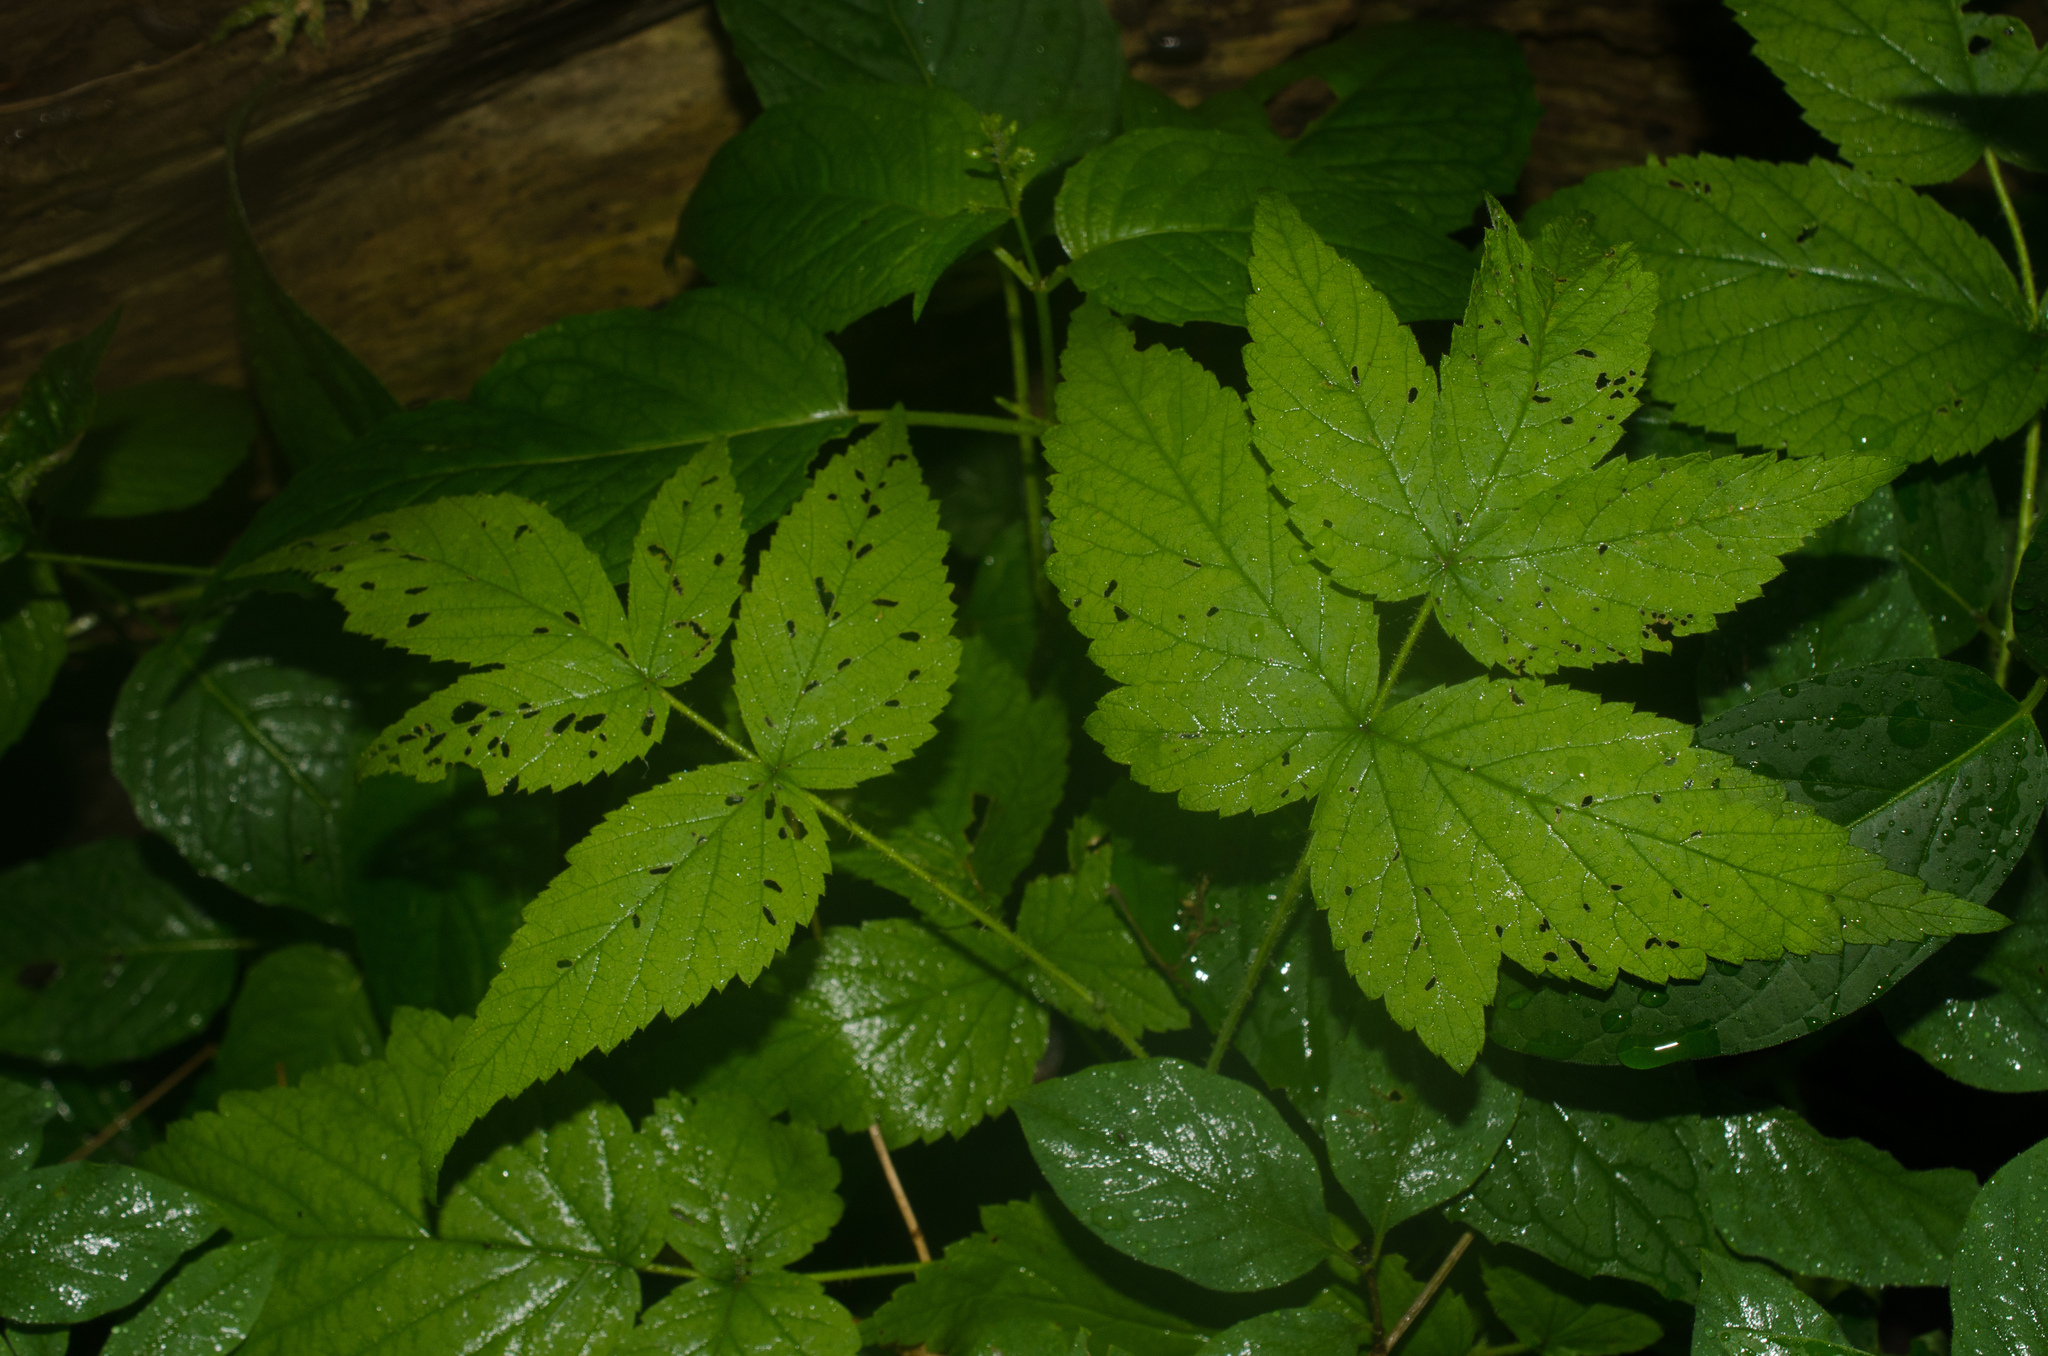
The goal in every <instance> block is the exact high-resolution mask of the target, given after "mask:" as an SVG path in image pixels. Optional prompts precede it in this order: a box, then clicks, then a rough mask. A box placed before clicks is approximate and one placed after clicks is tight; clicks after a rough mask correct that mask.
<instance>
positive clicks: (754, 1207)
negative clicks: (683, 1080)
mask: <svg viewBox="0 0 2048 1356" xmlns="http://www.w3.org/2000/svg"><path fill="white" fill-rule="evenodd" d="M640 1133H641V1134H642V1135H643V1136H645V1137H646V1138H648V1139H649V1140H651V1141H652V1143H653V1146H654V1156H655V1161H656V1163H657V1164H658V1165H659V1166H660V1168H661V1170H662V1173H663V1179H664V1180H663V1188H664V1197H665V1199H666V1200H667V1202H668V1210H669V1215H670V1220H669V1223H668V1226H667V1228H668V1241H669V1244H670V1245H671V1246H672V1247H674V1248H675V1250H676V1251H677V1252H678V1253H679V1254H681V1255H682V1256H683V1257H684V1258H685V1259H687V1260H688V1261H689V1263H690V1265H691V1266H693V1267H695V1268H697V1269H698V1270H699V1271H702V1272H704V1273H705V1274H707V1275H709V1276H711V1277H712V1278H713V1279H715V1280H719V1281H726V1282H731V1281H733V1280H735V1279H737V1278H740V1277H744V1276H748V1275H752V1274H754V1273H756V1272H762V1271H767V1270H769V1269H771V1268H774V1267H783V1266H788V1265H789V1264H790V1263H791V1262H794V1261H796V1260H797V1259H798V1258H800V1257H802V1256H803V1255H804V1254H805V1253H808V1252H809V1251H810V1250H811V1249H812V1248H813V1247H815V1246H817V1244H818V1243H820V1242H821V1241H823V1240H824V1238H825V1235H827V1234H829V1233H831V1232H832V1226H833V1225H834V1224H837V1223H838V1222H839V1215H840V1211H841V1210H842V1209H843V1206H842V1205H841V1202H840V1200H839V1160H838V1159H836V1158H834V1157H833V1156H832V1151H831V1149H829V1148H828V1147H826V1144H825V1136H824V1135H823V1134H821V1133H820V1132H819V1131H817V1130H814V1129H812V1128H811V1127H810V1126H808V1125H802V1124H795V1125H790V1124H784V1123H783V1122H780V1121H772V1120H770V1119H768V1117H767V1116H766V1115H764V1114H763V1113H762V1111H761V1108H760V1107H759V1106H758V1105H757V1104H756V1103H754V1102H751V1101H749V1100H747V1099H746V1098H744V1097H736V1096H733V1095H732V1094H730V1093H725V1094H720V1093H714V1094H712V1095H710V1096H708V1097H704V1098H701V1099H699V1100H698V1101H697V1102H696V1104H695V1105H692V1104H691V1103H690V1102H689V1101H687V1100H685V1099H684V1098H682V1097H679V1096H670V1097H666V1098H663V1099H662V1100H661V1101H659V1102H657V1103H655V1107H654V1112H653V1114H652V1115H650V1116H649V1117H648V1118H647V1120H646V1121H645V1122H644V1123H643V1124H642V1125H641V1127H640Z"/></svg>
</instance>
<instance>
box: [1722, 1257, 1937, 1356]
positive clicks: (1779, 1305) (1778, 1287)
mask: <svg viewBox="0 0 2048 1356" xmlns="http://www.w3.org/2000/svg"><path fill="white" fill-rule="evenodd" d="M1699 1261H1700V1270H1701V1273H1702V1274H1701V1277H1700V1298H1699V1310H1698V1316H1697V1317H1696V1318H1695V1319H1694V1320H1693V1330H1692V1332H1693V1337H1692V1343H1693V1345H1692V1349H1693V1350H1694V1351H1695V1352H1697V1353H1699V1356H1854V1354H1855V1351H1856V1348H1854V1347H1852V1346H1851V1345H1850V1344H1849V1338H1848V1336H1847V1335H1846V1334H1845V1333H1843V1331H1842V1325H1841V1324H1840V1323H1838V1322H1836V1321H1835V1318H1834V1316H1833V1315H1832V1314H1830V1313H1829V1312H1828V1311H1827V1310H1825V1309H1823V1308H1821V1307H1820V1304H1819V1303H1818V1302H1817V1301H1815V1300H1814V1299H1812V1298H1811V1297H1810V1296H1808V1295H1807V1294H1806V1292H1805V1291H1803V1290H1801V1289H1800V1288H1799V1287H1798V1286H1796V1285H1794V1284H1793V1283H1792V1282H1791V1281H1789V1280H1787V1279H1786V1278H1785V1277H1784V1276H1782V1275H1780V1274H1779V1273H1778V1272H1776V1271H1773V1270H1772V1269H1771V1268H1770V1267H1767V1266H1759V1265H1757V1264H1756V1263H1754V1262H1738V1261H1736V1260H1735V1259H1733V1258H1729V1257H1717V1256H1715V1255H1714V1254H1713V1253H1711V1252H1707V1253H1702V1254H1701V1256H1700V1259H1699ZM1965 1350H1967V1348H1965Z"/></svg>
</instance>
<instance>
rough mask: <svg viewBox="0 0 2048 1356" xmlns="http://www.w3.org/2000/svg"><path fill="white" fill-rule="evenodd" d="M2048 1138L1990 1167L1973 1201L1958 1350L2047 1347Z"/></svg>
mask: <svg viewBox="0 0 2048 1356" xmlns="http://www.w3.org/2000/svg"><path fill="white" fill-rule="evenodd" d="M2044 1211H2048V1142H2044V1143H2041V1144H2036V1145H2035V1146H2034V1147H2033V1148H2031V1149H2029V1150H2027V1151H2026V1152H2025V1153H2023V1154H2021V1155H2020V1156H2019V1157H2017V1158H2015V1159H2013V1160H2012V1161H2011V1162H2009V1163H2007V1164H2006V1165H2005V1166H2004V1167H2002V1168H2000V1169H1999V1170H1998V1171H1997V1172H1995V1173H1993V1174H1992V1177H1991V1180H1990V1181H1989V1182H1986V1183H1985V1184H1984V1189H1983V1190H1982V1191H1980V1192H1978V1193H1977V1200H1976V1202H1975V1204H1973V1205H1972V1206H1971V1207H1970V1218H1969V1222H1968V1223H1966V1224H1965V1225H1964V1226H1963V1239H1962V1243H1961V1245H1960V1246H1959V1247H1958V1248H1957V1249H1956V1263H1955V1274H1954V1275H1953V1277H1952V1278H1951V1279H1950V1281H1949V1302H1950V1303H1951V1304H1952V1305H1953V1306H1954V1309H1955V1317H1956V1331H1955V1339H1956V1350H1957V1351H1959V1352H1983V1353H1985V1356H1990V1353H1992V1352H2008V1351H2011V1352H2020V1351H2039V1350H2041V1349H2043V1348H2044V1347H2048V1214H2044Z"/></svg>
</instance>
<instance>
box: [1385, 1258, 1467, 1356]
mask: <svg viewBox="0 0 2048 1356" xmlns="http://www.w3.org/2000/svg"><path fill="white" fill-rule="evenodd" d="M1419 1270H1420V1271H1421V1272H1422V1274H1423V1275H1424V1276H1426V1275H1428V1274H1430V1271H1431V1268H1429V1267H1427V1266H1424V1267H1422V1268H1419ZM1422 1285H1423V1283H1422V1280H1421V1279H1420V1277H1418V1276H1416V1275H1415V1271H1414V1270H1412V1269H1411V1268H1410V1265H1409V1263H1408V1261H1407V1260H1406V1259H1405V1258H1402V1257H1399V1256H1397V1255H1395V1254H1393V1253H1387V1254H1386V1255H1385V1256H1383V1257H1382V1258H1381V1259H1380V1270H1379V1291H1380V1312H1381V1313H1382V1314H1383V1315H1387V1316H1389V1318H1390V1319H1391V1316H1393V1315H1396V1314H1402V1313H1406V1312H1407V1311H1408V1306H1409V1305H1411V1304H1413V1303H1415V1301H1416V1299H1417V1298H1418V1297H1419V1296H1420V1295H1421V1294H1422ZM1478 1337H1479V1318H1478V1316H1477V1315H1475V1314H1474V1313H1473V1312H1472V1306H1471V1305H1469V1304H1467V1303H1466V1302H1465V1297H1464V1296H1463V1295H1461V1294H1459V1293H1458V1292H1457V1290H1456V1289H1454V1288H1450V1287H1446V1288H1444V1289H1442V1290H1439V1291H1437V1294H1436V1298H1435V1299H1433V1300H1431V1301H1430V1302H1429V1308H1428V1309H1426V1310H1424V1311H1423V1315H1422V1317H1421V1318H1419V1319H1417V1320H1416V1322H1415V1326H1414V1327H1412V1328H1410V1329H1409V1330H1408V1335H1407V1336H1406V1337H1404V1338H1402V1339H1401V1353H1402V1356H1467V1353H1468V1352H1470V1351H1471V1350H1472V1348H1473V1347H1474V1346H1475V1345H1477V1339H1478Z"/></svg>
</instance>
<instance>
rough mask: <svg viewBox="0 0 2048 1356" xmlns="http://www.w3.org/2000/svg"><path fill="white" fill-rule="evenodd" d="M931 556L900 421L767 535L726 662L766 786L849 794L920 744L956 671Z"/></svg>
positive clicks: (931, 510)
mask: <svg viewBox="0 0 2048 1356" xmlns="http://www.w3.org/2000/svg"><path fill="white" fill-rule="evenodd" d="M945 553H946V535H945V533H943V532H941V531H940V530H939V524H938V506H937V505H936V504H935V503H934V502H933V501H932V498H931V496H930V495H929V494H927V493H926V492H925V487H924V480H923V478H922V477H921V476H920V475H919V474H918V470H917V460H916V458H915V457H913V456H912V455H911V451H910V436H909V432H908V430H907V429H906V428H905V427H904V425H903V422H902V419H901V417H900V416H897V417H894V418H892V419H891V420H890V421H889V422H888V423H887V424H885V425H883V426H882V427H881V428H880V429H878V430H876V431H875V432H874V433H872V434H870V435H869V436H868V437H866V438H863V439H861V441H859V442H857V443H855V444H854V445H853V446H852V447H851V448H849V449H848V450H847V451H846V452H844V453H842V454H841V455H840V456H838V457H835V458H833V459H832V461H830V462H828V463H827V464H826V465H825V467H824V468H823V469H822V470H820V471H819V472H818V474H817V477H816V478H815V480H813V482H812V484H811V488H810V489H809V490H807V491H805V493H804V497H803V498H802V499H801V500H800V501H799V502H798V503H797V506H796V508H795V509H794V510H792V511H791V512H790V515H789V516H788V517H787V518H785V519H784V520H783V521H782V523H781V525H780V526H778V527H777V528H776V529H775V539H774V541H773V542H772V543H770V545H769V547H768V550H767V551H766V552H765V553H764V554H763V555H762V558H761V567H760V570H759V571H758V573H757V574H756V575H755V577H754V583H753V587H752V589H751V590H750V591H749V592H748V594H747V597H746V599H745V601H744V602H743V603H742V604H741V605H740V624H739V632H738V634H737V636H736V637H735V639H734V641H733V664H734V685H735V687H736V689H737V692H738V697H739V707H740V714H741V716H742V718H743V719H744V720H745V721H746V726H747V732H748V734H749V735H750V736H751V737H752V739H753V742H754V749H755V751H756V752H757V753H759V754H760V756H761V758H762V760H763V761H764V762H765V763H766V764H767V765H768V766H769V767H770V768H773V769H775V775H776V776H777V777H778V778H783V779H786V780H787V781H788V782H789V783H790V784H792V785H794V786H801V787H807V788H811V789H816V790H822V789H828V788H830V789H837V788H840V787H847V786H854V785H856V784H858V783H860V782H863V781H866V780H867V779H869V778H870V777H875V776H879V775H880V774H881V773H883V772H886V771H888V770H889V768H890V767H891V766H892V765H894V764H896V763H900V762H902V761H903V760H904V759H905V758H908V757H909V756H910V755H911V754H912V753H913V752H914V751H916V749H917V747H918V746H919V745H920V744H922V743H924V742H925V741H926V740H928V739H930V738H931V737H932V733H933V728H932V720H933V718H934V717H935V716H937V715H938V713H939V711H940V710H941V709H942V708H944V706H945V705H946V697H947V695H948V693H949V692H950V691H951V689H952V685H953V675H954V672H955V671H956V670H957V669H958V667H959V664H960V642H959V641H957V640H955V639H953V636H952V629H953V598H952V587H951V585H950V584H948V583H947V581H946V567H945Z"/></svg>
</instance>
